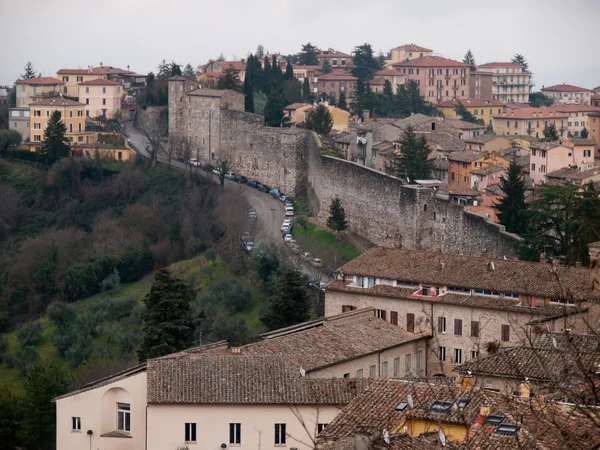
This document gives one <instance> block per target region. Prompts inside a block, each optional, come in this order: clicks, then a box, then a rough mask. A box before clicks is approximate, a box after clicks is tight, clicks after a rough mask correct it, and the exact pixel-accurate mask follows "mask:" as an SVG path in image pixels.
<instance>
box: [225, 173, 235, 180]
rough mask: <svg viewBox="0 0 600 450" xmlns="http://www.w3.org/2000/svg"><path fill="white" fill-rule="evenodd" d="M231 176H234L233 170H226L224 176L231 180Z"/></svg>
mask: <svg viewBox="0 0 600 450" xmlns="http://www.w3.org/2000/svg"><path fill="white" fill-rule="evenodd" d="M233 177H235V172H227V173H226V174H225V178H227V179H228V180H231V179H232V178H233Z"/></svg>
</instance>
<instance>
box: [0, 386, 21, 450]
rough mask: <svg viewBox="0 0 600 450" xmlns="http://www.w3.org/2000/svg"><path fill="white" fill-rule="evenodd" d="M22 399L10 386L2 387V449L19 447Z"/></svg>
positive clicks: (0, 403)
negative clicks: (18, 430) (18, 424)
mask: <svg viewBox="0 0 600 450" xmlns="http://www.w3.org/2000/svg"><path fill="white" fill-rule="evenodd" d="M21 417H22V411H21V399H20V398H19V397H17V396H16V395H15V394H14V393H13V392H11V391H10V390H9V389H8V387H6V386H4V387H2V388H0V450H14V449H15V448H17V443H18V436H17V425H16V424H17V423H19V422H20V421H21Z"/></svg>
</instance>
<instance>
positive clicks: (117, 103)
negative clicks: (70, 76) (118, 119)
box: [78, 78, 123, 119]
mask: <svg viewBox="0 0 600 450" xmlns="http://www.w3.org/2000/svg"><path fill="white" fill-rule="evenodd" d="M78 97H79V101H80V102H81V103H83V104H85V115H86V117H104V118H106V119H112V118H113V117H115V115H116V114H117V113H120V111H121V101H122V98H123V89H122V87H121V83H119V82H118V81H112V80H107V79H104V78H96V79H94V80H90V81H84V82H83V83H79V92H78Z"/></svg>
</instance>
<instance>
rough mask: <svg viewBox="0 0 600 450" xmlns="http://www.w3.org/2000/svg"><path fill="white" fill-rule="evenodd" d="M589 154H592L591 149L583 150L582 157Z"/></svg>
mask: <svg viewBox="0 0 600 450" xmlns="http://www.w3.org/2000/svg"><path fill="white" fill-rule="evenodd" d="M591 155H592V151H591V150H584V151H583V157H584V158H585V157H588V156H591Z"/></svg>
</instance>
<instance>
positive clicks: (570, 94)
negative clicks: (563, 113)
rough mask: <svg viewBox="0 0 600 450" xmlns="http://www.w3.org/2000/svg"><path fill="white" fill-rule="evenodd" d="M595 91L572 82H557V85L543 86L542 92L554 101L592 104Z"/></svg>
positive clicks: (568, 103)
mask: <svg viewBox="0 0 600 450" xmlns="http://www.w3.org/2000/svg"><path fill="white" fill-rule="evenodd" d="M594 93H595V92H594V91H593V90H591V89H586V88H582V87H578V86H573V85H571V84H565V83H563V84H557V85H555V86H548V87H542V94H544V95H545V96H546V97H548V98H549V99H551V100H553V101H554V103H561V104H565V105H591V104H592V103H591V99H592V95H594Z"/></svg>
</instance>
